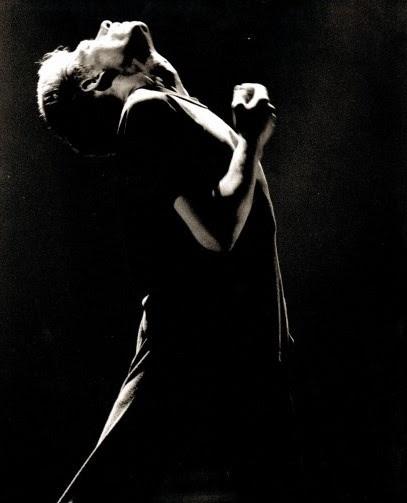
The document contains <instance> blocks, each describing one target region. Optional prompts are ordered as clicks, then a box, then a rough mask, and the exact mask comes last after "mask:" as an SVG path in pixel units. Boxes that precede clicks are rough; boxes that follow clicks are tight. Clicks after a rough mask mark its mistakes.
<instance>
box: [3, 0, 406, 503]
mask: <svg viewBox="0 0 407 503" xmlns="http://www.w3.org/2000/svg"><path fill="white" fill-rule="evenodd" d="M0 7H1V14H0V23H1V26H0V34H1V35H0V43H1V49H0V50H1V52H0V54H1V74H2V85H1V98H0V114H1V116H0V117H1V125H2V133H1V142H0V159H1V164H0V170H1V171H0V177H1V178H0V190H1V195H0V225H1V247H0V267H1V285H0V302H1V303H0V309H1V319H0V324H1V331H2V333H1V339H0V359H1V360H0V372H1V413H0V417H1V429H0V432H1V433H0V435H1V437H0V449H1V457H2V469H1V473H2V482H1V484H0V487H1V489H0V491H1V493H2V494H1V495H0V500H1V501H2V502H19V501H28V500H30V501H41V502H44V503H46V502H52V501H55V500H56V497H57V495H58V494H59V493H60V492H61V489H62V488H63V487H64V486H65V485H66V484H67V482H68V481H69V479H70V477H71V476H72V475H73V474H74V472H75V470H76V469H77V468H78V466H79V464H80V463H81V462H82V460H83V459H84V458H85V456H86V455H87V454H88V453H89V451H90V448H91V447H92V446H93V444H94V442H95V440H96V438H97V436H98V434H99V432H100V429H101V427H102V425H103V423H104V420H105V419H106V415H107V413H108V411H109V407H110V406H111V403H112V401H113V398H114V396H115V394H116V392H117V389H118V387H119V385H120V382H121V380H122V379H123V378H124V376H125V374H126V370H127V365H128V363H129V361H130V357H131V354H132V352H133V350H134V345H135V340H134V338H135V336H134V333H135V330H136V328H137V325H138V309H137V308H136V307H135V305H136V301H137V280H136V279H135V280H131V279H129V278H128V275H127V274H126V271H127V266H126V259H125V253H124V251H123V247H122V230H121V225H120V221H119V220H118V218H117V213H116V191H115V188H116V183H117V179H116V174H115V173H114V171H113V169H112V166H110V164H109V163H108V162H105V163H100V162H94V161H80V160H78V159H77V158H76V157H75V156H74V155H73V154H71V153H70V152H69V151H68V150H67V149H66V148H65V147H64V146H63V145H61V144H59V143H58V142H57V141H56V140H55V138H53V137H52V136H51V135H50V134H49V133H48V132H47V131H46V130H45V128H44V127H43V125H42V124H41V122H40V120H39V118H38V113H37V110H36V103H35V86H36V71H37V66H36V64H35V62H36V61H38V60H39V59H40V58H41V56H42V55H43V53H45V52H46V51H49V50H52V49H54V48H55V47H56V46H58V45H60V44H63V45H67V46H71V47H72V48H73V47H75V45H76V43H77V42H78V41H79V40H81V39H83V38H91V37H92V36H94V35H95V34H96V32H97V29H98V25H99V23H100V21H102V20H103V19H112V20H126V19H142V20H144V21H146V22H147V23H148V24H149V26H150V29H151V30H152V32H153V35H154V37H155V40H156V45H157V48H158V50H159V51H160V52H162V53H163V54H165V55H166V56H167V57H168V58H169V59H170V61H171V62H173V64H174V66H176V68H177V69H178V70H179V73H180V75H181V78H182V79H183V81H184V83H185V85H186V87H187V88H188V89H189V90H190V92H191V94H192V95H195V96H197V97H199V98H200V99H201V100H203V101H204V102H206V103H207V104H208V105H209V106H210V107H211V108H212V109H213V110H214V111H216V112H218V113H219V114H220V115H221V116H222V117H224V118H225V119H226V120H227V121H230V111H229V103H230V99H231V93H232V87H233V85H235V84H236V83H240V82H244V81H259V82H262V83H264V84H265V85H267V86H268V87H269V89H270V91H271V95H272V99H273V102H274V103H275V105H276V107H277V110H278V116H279V124H278V128H277V130H276V133H275V137H274V139H273V141H272V145H271V146H270V147H269V148H268V150H267V152H266V156H265V160H264V164H265V168H266V171H267V175H268V178H269V182H270V187H271V191H272V194H273V198H274V201H275V208H276V213H277V218H278V224H279V249H280V258H281V263H282V268H283V273H284V278H285V285H286V296H287V300H288V306H289V313H290V319H291V326H292V332H293V334H294V336H295V338H296V348H297V350H296V357H295V377H296V378H295V384H296V388H295V389H296V407H297V417H298V424H299V431H298V443H299V445H300V446H301V466H302V469H303V476H304V480H305V491H306V493H307V494H308V499H309V500H310V501H315V502H319V501H324V502H327V501H329V502H365V501H367V502H373V501H378V502H379V501H380V502H392V501H405V498H406V497H407V459H406V458H407V453H406V449H407V427H406V421H407V394H406V389H405V387H406V383H407V376H406V373H407V371H406V368H407V366H406V359H407V341H406V335H407V334H406V306H405V280H406V266H405V262H406V261H405V258H406V257H405V247H406V241H405V239H406V230H407V206H406V202H405V200H406V196H405V194H406V190H407V175H406V174H405V172H406V161H407V150H406V143H407V142H406V138H407V123H406V119H405V117H406V114H407V94H406V85H405V82H406V80H407V79H406V77H407V58H406V56H407V5H406V4H405V2H402V1H392V2H385V1H383V0H375V1H368V0H353V1H351V0H343V1H339V0H337V1H332V0H326V1H323V0H318V1H316V0H314V1H313V0H310V1H293V0H291V1H290V0H287V1H285V2H281V3H280V2H274V1H271V0H270V1H268V0H257V1H249V0H236V1H226V0H218V1H216V2H215V1H213V2H210V1H203V0H194V1H193V2H192V1H190V2H188V1H186V0H177V1H173V2H171V1H169V0H168V1H164V0H158V1H151V2H148V1H142V0H140V1H134V2H130V1H124V0H116V1H114V2H113V1H106V0H98V1H97V0H93V1H90V0H88V1H79V0H71V1H70V2H62V1H55V0H36V1H34V0H32V1H28V0H25V1H24V0H2V1H1V6H0ZM270 501H272V498H271V497H270Z"/></svg>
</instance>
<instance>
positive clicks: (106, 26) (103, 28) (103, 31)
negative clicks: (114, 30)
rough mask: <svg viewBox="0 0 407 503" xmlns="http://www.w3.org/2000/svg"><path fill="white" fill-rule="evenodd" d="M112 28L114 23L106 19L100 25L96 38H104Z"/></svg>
mask: <svg viewBox="0 0 407 503" xmlns="http://www.w3.org/2000/svg"><path fill="white" fill-rule="evenodd" d="M111 26H112V22H111V21H109V20H108V19H106V20H105V21H102V22H101V23H100V28H99V31H98V33H97V35H96V38H99V37H103V35H106V33H107V32H108V31H109V28H110V27H111Z"/></svg>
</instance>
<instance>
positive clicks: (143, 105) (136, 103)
mask: <svg viewBox="0 0 407 503" xmlns="http://www.w3.org/2000/svg"><path fill="white" fill-rule="evenodd" d="M172 108H173V107H172V106H171V104H170V102H169V100H168V96H167V95H166V93H163V92H161V91H156V90H154V89H145V88H140V89H137V90H136V91H134V92H133V93H131V94H130V96H129V97H128V98H127V100H126V103H125V105H124V107H123V113H124V114H130V113H134V112H136V111H137V112H138V113H141V112H143V111H145V112H147V113H149V112H152V111H157V112H160V111H162V112H163V113H165V111H166V110H170V109H172Z"/></svg>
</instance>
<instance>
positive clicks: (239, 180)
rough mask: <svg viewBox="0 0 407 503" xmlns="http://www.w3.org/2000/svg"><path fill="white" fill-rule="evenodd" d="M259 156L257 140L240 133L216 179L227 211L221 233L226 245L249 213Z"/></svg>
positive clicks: (232, 238)
mask: <svg viewBox="0 0 407 503" xmlns="http://www.w3.org/2000/svg"><path fill="white" fill-rule="evenodd" d="M260 158H261V149H259V147H258V146H257V144H256V142H250V141H247V140H246V139H245V138H243V137H242V136H239V140H238V144H237V146H236V149H235V151H234V153H233V156H232V160H231V163H230V166H229V169H228V171H227V173H226V175H225V176H224V177H223V178H222V179H221V180H220V182H219V185H218V197H219V198H220V199H221V200H222V201H223V203H224V204H221V205H220V208H221V207H222V206H224V212H225V213H227V214H226V215H224V217H225V218H224V219H223V221H224V225H225V227H226V228H224V229H223V236H222V237H223V240H224V242H225V247H226V248H228V249H230V248H232V247H233V245H234V244H235V242H236V240H237V238H238V237H239V235H240V233H241V231H242V229H243V227H244V224H245V223H246V220H247V217H248V215H249V213H250V210H251V207H252V203H253V194H254V187H255V183H256V178H257V173H258V169H259V162H260ZM220 208H219V209H220Z"/></svg>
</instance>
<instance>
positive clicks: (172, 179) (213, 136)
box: [38, 21, 290, 503]
mask: <svg viewBox="0 0 407 503" xmlns="http://www.w3.org/2000/svg"><path fill="white" fill-rule="evenodd" d="M38 103H39V108H40V112H41V115H42V116H43V117H44V118H45V120H46V121H47V122H48V124H49V125H50V126H51V127H52V128H53V129H54V130H55V131H56V132H57V133H58V134H59V135H60V136H61V137H63V138H64V139H65V140H66V141H68V142H69V143H70V144H71V145H72V147H73V148H74V149H76V150H77V151H79V152H82V153H85V154H91V155H92V154H101V153H102V154H116V156H117V169H118V170H120V173H121V175H122V179H123V181H124V182H123V186H124V187H123V198H122V204H123V205H124V206H125V207H126V211H125V214H126V226H127V230H128V246H129V249H130V250H131V251H132V257H133V259H134V261H135V263H136V267H135V270H136V273H137V276H136V278H137V281H138V282H139V283H140V285H142V286H141V290H142V291H143V293H144V295H145V298H144V300H143V309H144V313H143V318H142V321H141V324H140V330H139V335H138V341H137V351H136V355H135V357H134V360H133V362H132V365H131V368H130V371H129V374H128V376H127V378H126V380H125V382H124V384H123V386H122V388H121V390H120V393H119V397H118V399H117V401H116V403H115V404H114V406H113V409H112V412H111V414H110V416H109V418H108V420H107V423H106V425H105V428H104V430H103V432H102V435H101V437H100V439H99V442H98V444H97V446H96V448H95V450H94V451H93V453H92V454H91V455H90V457H89V458H88V460H87V462H86V463H85V464H84V465H83V466H82V468H81V470H80V471H79V473H78V474H77V476H76V477H75V479H74V480H73V482H72V483H71V485H70V486H69V488H68V489H67V491H66V492H65V493H64V495H63V496H62V497H61V499H60V502H68V501H73V502H74V503H82V502H87V503H90V502H93V501H98V502H102V501H103V502H112V503H113V502H116V501H117V502H120V503H124V502H127V501H129V502H130V501H141V502H143V503H145V502H148V501H172V500H171V499H168V498H170V495H171V494H172V495H173V496H172V497H175V496H174V494H178V499H175V501H179V500H181V499H182V497H183V496H182V495H186V494H190V495H191V494H192V498H196V499H192V500H191V501H197V500H198V499H199V498H200V499H199V501H209V499H206V500H205V499H203V498H204V496H203V495H204V494H206V495H207V498H209V496H208V494H209V495H210V494H212V499H211V500H210V501H214V500H213V494H215V493H216V494H217V495H218V496H217V497H218V499H217V500H215V501H236V502H237V501H242V502H243V501H245V502H255V501H265V498H266V497H267V500H270V498H269V495H270V483H271V482H270V477H271V476H273V478H274V479H276V478H277V479H278V478H279V476H280V475H281V474H280V475H279V473H280V472H279V471H278V470H279V467H280V465H281V463H282V460H281V456H282V453H283V451H284V444H285V439H286V437H285V435H286V433H287V432H286V430H285V425H284V423H285V420H286V411H284V408H285V407H286V405H287V394H286V391H287V390H286V388H285V386H284V381H283V380H282V379H281V365H282V362H283V361H284V359H285V357H286V355H287V352H288V346H289V342H290V335H289V331H288V323H287V316H286V308H285V301H284V295H283V289H282V282H281V275H280V270H279V265H278V258H277V252H276V241H275V239H276V238H275V230H276V229H275V219H274V214H273V209H272V204H271V199H270V195H269V191H268V186H267V182H266V178H265V176H264V173H263V170H262V167H261V165H260V160H261V157H262V154H263V148H264V146H265V145H266V143H267V142H268V140H269V138H270V137H271V135H272V132H273V129H274V122H275V115H274V108H273V106H272V105H271V104H270V102H269V98H268V94H267V90H266V89H265V88H264V87H263V86H261V85H259V84H242V85H240V86H236V87H235V89H234V95H233V101H232V109H233V112H234V123H235V131H234V130H232V129H231V128H230V127H229V126H228V125H227V124H226V123H225V122H223V121H222V120H221V119H220V118H219V117H217V116H216V115H215V114H213V113H212V112H211V111H210V110H209V109H208V108H207V107H206V106H205V105H203V104H202V103H200V102H199V101H198V100H196V99H195V98H191V97H190V96H189V94H188V92H187V91H186V89H185V88H184V86H183V84H182V82H181V80H180V78H179V75H178V73H177V72H176V70H175V69H174V68H173V66H172V65H171V64H170V63H169V62H168V61H167V60H166V59H165V58H163V57H162V56H161V55H160V54H159V53H158V52H157V51H156V49H155V47H154V45H153V42H152V39H151V34H150V31H149V29H148V27H147V26H146V25H145V24H144V23H141V22H125V23H111V22H110V21H104V22H102V24H101V26H100V29H99V32H98V34H97V36H96V37H95V39H92V40H85V41H82V42H81V43H80V44H79V45H78V47H77V48H76V49H75V50H74V51H73V52H70V51H68V50H66V49H64V50H57V51H55V52H54V53H51V54H49V55H47V56H46V57H45V59H44V62H43V64H42V66H41V68H40V71H39V83H38ZM198 473H204V474H205V476H204V477H200V478H199V477H198V478H197V474H198ZM191 480H195V483H194V484H192V485H191V484H190V482H191ZM188 484H189V485H188ZM272 485H273V484H272ZM180 495H181V496H180ZM154 498H155V499H154ZM222 498H223V499H222Z"/></svg>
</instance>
